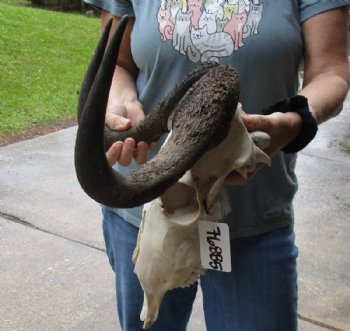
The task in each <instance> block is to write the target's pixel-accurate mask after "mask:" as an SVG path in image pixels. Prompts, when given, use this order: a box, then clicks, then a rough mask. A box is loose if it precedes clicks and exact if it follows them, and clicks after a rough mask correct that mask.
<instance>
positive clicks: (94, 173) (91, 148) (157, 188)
mask: <svg viewBox="0 0 350 331" xmlns="http://www.w3.org/2000/svg"><path fill="white" fill-rule="evenodd" d="M126 20H127V19H125V18H123V19H122V20H121V22H120V25H119V26H118V29H117V31H116V34H115V36H114V37H113V39H112V42H111V43H110V46H109V47H108V50H107V52H106V54H105V56H104V58H103V61H102V64H101V68H100V69H99V71H98V74H97V77H96V79H95V81H94V83H93V85H92V87H91V91H90V93H89V96H88V98H87V100H86V102H85V106H84V108H83V111H82V114H81V119H80V123H79V127H78V132H77V139H76V147H75V167H76V172H77V177H78V180H79V182H80V185H81V186H82V188H83V189H84V190H85V192H86V193H87V194H88V195H89V196H90V197H91V198H93V199H94V200H96V201H97V202H100V203H102V204H105V205H107V206H110V207H117V208H129V207H134V206H137V205H141V204H143V203H145V202H148V201H150V200H152V199H154V198H156V197H158V196H160V195H161V194H162V193H163V192H164V191H165V190H166V189H168V188H169V187H170V186H171V185H173V184H174V183H175V182H176V181H177V180H178V179H179V178H180V177H181V176H182V175H183V174H184V173H185V172H186V171H187V170H188V169H190V168H191V167H192V166H193V165H194V163H195V162H196V161H197V160H198V159H199V158H200V156H201V155H203V153H204V152H205V151H207V150H208V149H210V148H213V147H214V146H216V145H217V144H218V143H220V142H221V141H222V140H223V139H224V138H225V137H226V135H227V133H228V130H229V128H230V122H231V119H232V117H233V115H234V111H235V109H236V107H237V103H238V97H239V82H238V77H237V74H236V72H235V71H234V70H233V69H232V68H229V67H228V66H221V65H218V64H212V63H208V64H205V65H203V66H201V67H200V68H198V69H195V70H194V71H193V72H192V73H190V74H189V75H188V76H187V78H185V79H184V81H183V82H182V83H180V84H179V85H178V86H177V87H176V88H175V89H174V90H173V91H172V92H171V93H170V94H169V96H168V97H167V98H166V99H165V100H164V101H163V102H162V103H161V104H160V106H159V107H158V108H157V109H156V110H155V111H153V112H151V113H150V115H148V116H147V117H146V119H145V120H144V121H143V123H140V124H139V125H138V126H135V127H133V128H132V129H130V130H129V131H127V133H126V134H125V133H123V134H124V135H126V137H128V136H133V137H134V138H135V139H136V140H138V141H139V140H146V141H149V140H153V139H154V138H155V136H157V135H159V136H160V135H162V134H163V133H164V132H166V131H167V121H168V117H169V116H170V113H173V118H172V135H171V137H170V139H169V140H168V142H167V143H166V145H165V146H164V147H163V148H162V149H161V151H160V152H159V153H158V154H157V155H156V156H155V157H154V158H153V159H152V160H150V161H148V162H147V163H145V164H144V165H142V166H141V167H139V168H138V169H136V170H135V171H132V172H130V173H129V174H127V175H121V174H119V173H118V172H116V171H114V170H113V169H112V168H111V167H110V166H109V165H108V162H107V160H106V156H105V152H104V138H103V137H104V127H105V125H104V120H105V110H106V107H107V101H108V93H109V88H110V85H111V81H112V76H113V71H114V68H115V63H116V58H117V55H118V48H119V45H120V41H121V38H122V34H123V31H124V29H125V25H126ZM152 118H156V120H155V121H154V122H153V120H152ZM148 121H150V122H151V123H153V126H156V127H155V132H152V133H151V138H152V139H145V132H146V133H147V132H149V131H152V130H149V126H148V125H149V124H147V122H148ZM154 123H155V124H154ZM146 124H147V125H146ZM143 125H144V126H143ZM145 126H146V128H145ZM157 126H158V127H157ZM132 131H133V132H132ZM157 132H158V133H157ZM113 134H116V135H117V136H116V137H117V138H116V140H124V138H123V137H122V136H121V135H120V133H118V134H117V133H113ZM137 135H139V139H138V138H137V137H136V136H137ZM121 138H123V139H121Z"/></svg>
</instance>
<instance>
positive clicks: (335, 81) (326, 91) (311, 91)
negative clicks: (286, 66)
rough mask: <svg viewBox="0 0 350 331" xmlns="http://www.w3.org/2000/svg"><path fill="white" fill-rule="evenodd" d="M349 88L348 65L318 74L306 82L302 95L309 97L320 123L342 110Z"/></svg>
mask: <svg viewBox="0 0 350 331" xmlns="http://www.w3.org/2000/svg"><path fill="white" fill-rule="evenodd" d="M348 89H349V78H348V65H346V66H344V68H343V69H342V70H340V71H338V72H325V73H322V74H320V75H317V76H316V77H314V78H313V79H312V81H311V82H310V83H306V84H304V87H303V89H302V90H301V91H300V93H299V94H300V95H303V96H305V97H306V98H307V99H308V102H309V105H310V106H311V108H312V109H313V112H314V115H315V117H316V119H317V122H318V124H321V123H322V122H325V121H327V120H328V119H330V118H332V117H334V116H336V115H338V114H339V112H340V111H341V110H342V106H343V102H344V99H345V97H346V95H347V93H348Z"/></svg>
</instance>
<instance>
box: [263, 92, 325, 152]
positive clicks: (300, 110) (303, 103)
mask: <svg viewBox="0 0 350 331" xmlns="http://www.w3.org/2000/svg"><path fill="white" fill-rule="evenodd" d="M276 112H281V113H287V112H294V113H297V114H299V115H300V117H301V118H302V120H303V123H302V126H301V130H300V132H299V134H298V136H297V137H296V138H295V139H294V140H293V141H291V142H290V143H289V144H288V145H287V146H285V147H284V148H282V151H283V152H284V153H297V152H299V151H300V150H302V149H303V148H304V147H306V146H307V145H308V144H309V143H310V142H311V140H312V139H314V138H315V136H316V133H317V129H318V125H317V122H316V120H315V118H314V117H313V116H312V114H311V112H310V109H309V104H308V102H307V99H306V98H305V97H304V96H302V95H296V96H294V97H291V98H286V99H283V100H281V101H279V102H277V103H275V104H273V105H272V106H269V107H267V108H264V109H263V110H262V113H263V114H264V115H270V114H272V113H276Z"/></svg>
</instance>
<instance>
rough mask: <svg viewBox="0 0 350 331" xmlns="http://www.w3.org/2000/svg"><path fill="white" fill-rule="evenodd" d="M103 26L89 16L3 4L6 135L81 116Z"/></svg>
mask: <svg viewBox="0 0 350 331" xmlns="http://www.w3.org/2000/svg"><path fill="white" fill-rule="evenodd" d="M21 2H22V4H23V2H26V1H20V0H17V1H13V4H21ZM99 24H100V22H99V20H98V19H96V18H87V17H85V16H83V15H78V14H67V13H60V12H54V11H47V10H42V9H35V8H31V7H25V6H14V5H7V4H4V3H3V1H1V2H0V133H5V134H6V133H16V132H18V131H20V130H21V129H25V128H28V127H31V126H34V125H37V124H46V123H50V122H54V121H62V120H71V119H73V118H75V112H76V105H77V99H78V91H79V89H80V84H81V80H82V77H83V75H84V71H85V69H86V66H87V63H88V61H89V58H90V56H91V54H92V52H93V49H94V47H95V45H96V43H97V39H98V37H99Z"/></svg>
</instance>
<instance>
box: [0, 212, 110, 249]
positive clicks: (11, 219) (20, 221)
mask: <svg viewBox="0 0 350 331" xmlns="http://www.w3.org/2000/svg"><path fill="white" fill-rule="evenodd" d="M0 217H1V218H3V219H5V220H7V221H9V222H13V223H18V224H21V225H23V226H26V227H29V228H31V229H33V230H36V231H40V232H43V233H46V234H49V235H51V236H55V237H58V238H61V239H64V240H68V241H70V242H72V243H76V244H79V245H82V246H85V247H88V248H92V249H95V250H98V251H102V252H105V251H106V250H105V249H102V248H99V247H96V246H93V245H90V244H87V243H85V242H83V241H80V240H75V239H72V238H69V237H66V236H62V235H60V234H58V233H54V232H51V231H48V230H45V229H43V228H40V227H38V226H36V225H34V224H32V223H29V222H27V221H25V220H23V219H20V218H19V217H17V216H14V215H10V214H7V213H3V212H1V211H0Z"/></svg>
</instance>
